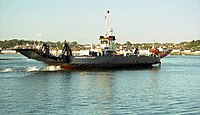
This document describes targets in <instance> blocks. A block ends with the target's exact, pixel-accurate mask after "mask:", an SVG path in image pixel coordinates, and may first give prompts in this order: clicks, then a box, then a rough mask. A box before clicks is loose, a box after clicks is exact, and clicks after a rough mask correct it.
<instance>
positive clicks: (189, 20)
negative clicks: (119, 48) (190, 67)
mask: <svg viewBox="0 0 200 115" xmlns="http://www.w3.org/2000/svg"><path fill="white" fill-rule="evenodd" d="M107 10H109V11H110V25H111V27H112V28H113V29H114V35H115V36H116V39H117V40H116V42H119V43H125V42H126V41H130V42H131V43H151V42H153V41H154V40H155V41H156V42H162V43H165V42H175V43H179V42H182V41H192V40H197V39H200V0H0V40H1V41H2V40H10V39H24V40H42V41H53V42H57V41H64V40H67V41H69V42H72V41H77V42H78V43H98V42H99V40H98V39H99V36H100V35H104V33H105V20H104V17H105V12H106V11H107ZM38 34H41V35H42V36H41V38H40V36H38Z"/></svg>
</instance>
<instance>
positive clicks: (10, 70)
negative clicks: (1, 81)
mask: <svg viewBox="0 0 200 115" xmlns="http://www.w3.org/2000/svg"><path fill="white" fill-rule="evenodd" d="M12 71H13V69H12V68H6V69H3V70H0V72H2V73H6V72H12Z"/></svg>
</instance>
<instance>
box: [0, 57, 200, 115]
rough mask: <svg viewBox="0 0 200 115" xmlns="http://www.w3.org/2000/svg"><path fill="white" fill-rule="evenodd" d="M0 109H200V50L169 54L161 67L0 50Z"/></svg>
mask: <svg viewBox="0 0 200 115" xmlns="http://www.w3.org/2000/svg"><path fill="white" fill-rule="evenodd" d="M8 58H9V60H5V59H8ZM0 113H1V114H6V115H7V114H20V115H21V114H70V115H78V114H80V115H84V114H85V115H88V114H103V115H104V114H131V115H132V114H163V115H165V114H200V56H169V57H166V58H164V59H162V65H161V68H159V67H155V68H150V69H135V70H133V69H132V70H92V71H89V70H87V71H86V70H85V71H84V70H82V71H70V70H63V69H62V68H60V67H57V66H56V67H54V66H47V65H45V64H43V63H41V62H38V61H34V60H30V59H27V58H25V57H23V56H21V55H19V54H13V55H11V54H9V55H6V54H1V55H0Z"/></svg>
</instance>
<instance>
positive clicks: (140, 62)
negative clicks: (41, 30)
mask: <svg viewBox="0 0 200 115" xmlns="http://www.w3.org/2000/svg"><path fill="white" fill-rule="evenodd" d="M109 13H110V12H109V11H107V12H106V15H105V22H106V32H105V35H104V36H100V37H99V40H100V48H98V49H97V50H96V51H89V53H88V54H87V55H80V56H74V55H72V51H71V49H70V47H69V45H68V44H67V43H66V42H65V43H64V47H63V50H62V54H61V55H60V56H55V55H52V54H51V53H50V52H49V49H48V47H47V45H46V44H44V45H43V47H42V49H15V50H16V51H17V52H19V53H21V54H22V55H24V56H26V57H28V58H31V59H35V60H37V61H42V62H44V63H47V64H49V65H59V66H61V67H63V68H66V69H76V68H82V69H91V68H98V69H107V68H109V69H120V68H137V67H152V66H153V65H155V64H161V61H160V56H159V54H153V55H148V56H146V55H140V54H139V53H138V49H137V48H136V50H135V51H134V53H133V54H130V55H119V54H117V53H116V50H115V47H114V44H115V40H116V38H115V36H114V35H113V29H112V28H109V20H108V16H109Z"/></svg>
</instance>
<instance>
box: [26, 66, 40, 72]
mask: <svg viewBox="0 0 200 115" xmlns="http://www.w3.org/2000/svg"><path fill="white" fill-rule="evenodd" d="M39 70H40V69H39V68H37V67H28V68H27V69H26V71H28V72H33V71H39Z"/></svg>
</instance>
